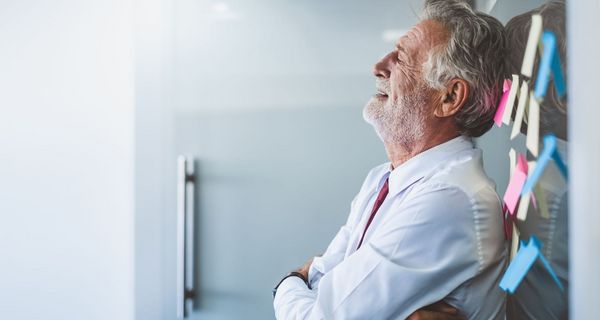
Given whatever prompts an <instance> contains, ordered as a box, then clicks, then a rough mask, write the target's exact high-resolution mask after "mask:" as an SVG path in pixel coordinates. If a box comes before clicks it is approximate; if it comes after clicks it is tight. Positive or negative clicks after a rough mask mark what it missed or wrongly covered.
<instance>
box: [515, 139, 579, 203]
mask: <svg viewBox="0 0 600 320" xmlns="http://www.w3.org/2000/svg"><path fill="white" fill-rule="evenodd" d="M550 160H554V162H555V163H556V166H557V167H558V169H559V171H560V172H561V174H562V175H563V177H564V178H565V180H566V179H568V177H569V172H568V169H567V166H566V165H565V163H564V162H563V160H562V158H561V157H560V154H559V153H558V150H557V148H556V137H555V136H554V135H547V136H545V137H544V150H543V151H542V153H541V154H540V156H539V158H538V161H537V165H536V166H535V169H533V170H531V173H530V174H529V176H528V177H527V181H525V185H524V186H523V191H522V192H521V196H523V195H525V194H529V193H530V192H531V191H532V190H533V188H534V187H535V185H536V183H537V182H538V180H539V179H540V177H541V176H542V173H543V172H544V169H545V168H546V166H547V165H548V163H549V162H550Z"/></svg>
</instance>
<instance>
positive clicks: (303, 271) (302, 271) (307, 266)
mask: <svg viewBox="0 0 600 320" xmlns="http://www.w3.org/2000/svg"><path fill="white" fill-rule="evenodd" d="M313 259H314V258H310V259H308V261H306V263H305V264H304V265H303V266H302V267H301V268H300V269H298V270H296V272H299V273H300V274H302V275H303V276H304V279H307V280H308V269H310V266H311V265H312V262H313Z"/></svg>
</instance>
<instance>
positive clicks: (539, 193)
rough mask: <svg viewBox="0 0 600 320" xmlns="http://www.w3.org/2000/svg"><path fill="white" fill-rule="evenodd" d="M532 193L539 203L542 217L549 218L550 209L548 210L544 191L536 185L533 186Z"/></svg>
mask: <svg viewBox="0 0 600 320" xmlns="http://www.w3.org/2000/svg"><path fill="white" fill-rule="evenodd" d="M533 194H534V195H535V197H536V199H537V202H538V204H539V212H540V216H542V218H544V219H549V218H550V211H549V210H548V199H547V198H546V193H545V192H544V190H542V188H541V187H540V186H539V185H537V186H535V188H533Z"/></svg>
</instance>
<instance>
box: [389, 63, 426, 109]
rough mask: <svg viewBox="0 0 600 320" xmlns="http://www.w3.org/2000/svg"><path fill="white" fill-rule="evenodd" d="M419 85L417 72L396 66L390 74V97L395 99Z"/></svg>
mask: <svg viewBox="0 0 600 320" xmlns="http://www.w3.org/2000/svg"><path fill="white" fill-rule="evenodd" d="M418 85H419V80H418V76H417V73H416V72H414V70H407V69H406V68H397V69H396V70H395V72H394V74H393V75H391V76H390V86H391V88H392V90H391V91H392V94H391V98H392V100H394V101H396V100H397V99H398V97H399V96H402V95H406V94H408V93H410V92H412V91H413V90H414V88H416V87H417V86H418Z"/></svg>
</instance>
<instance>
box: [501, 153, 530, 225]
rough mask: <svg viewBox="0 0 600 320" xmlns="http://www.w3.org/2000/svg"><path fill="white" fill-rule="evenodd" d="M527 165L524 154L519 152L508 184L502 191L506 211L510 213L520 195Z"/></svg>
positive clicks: (515, 206)
mask: <svg viewBox="0 0 600 320" xmlns="http://www.w3.org/2000/svg"><path fill="white" fill-rule="evenodd" d="M527 167H528V166H527V160H526V159H525V156H524V155H522V154H519V157H518V160H517V166H516V168H515V170H514V173H513V175H512V176H511V178H510V182H509V183H508V186H507V187H506V192H505V193H504V198H503V200H504V203H506V207H507V209H508V212H510V214H511V215H514V214H515V209H516V208H517V203H519V198H520V197H521V190H523V185H524V184H525V181H526V180H527Z"/></svg>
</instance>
